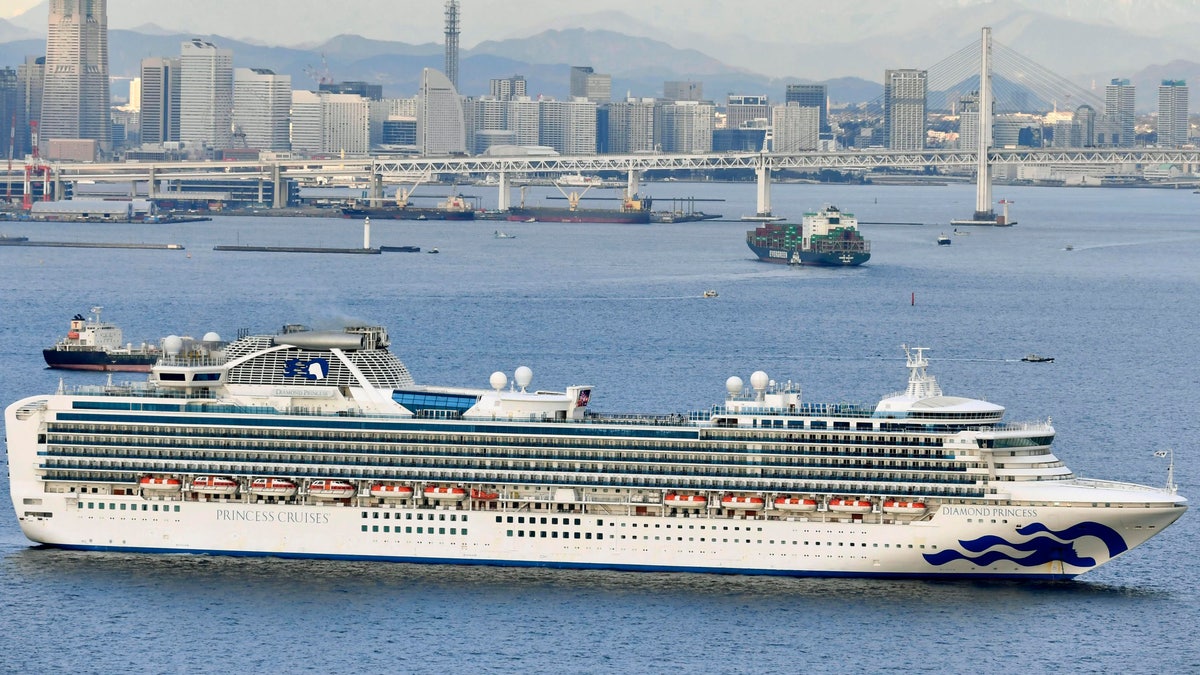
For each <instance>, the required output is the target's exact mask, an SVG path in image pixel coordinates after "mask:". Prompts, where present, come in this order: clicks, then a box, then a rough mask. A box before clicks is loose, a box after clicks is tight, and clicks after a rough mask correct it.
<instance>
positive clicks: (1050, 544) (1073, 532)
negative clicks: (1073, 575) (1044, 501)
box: [925, 521, 1129, 567]
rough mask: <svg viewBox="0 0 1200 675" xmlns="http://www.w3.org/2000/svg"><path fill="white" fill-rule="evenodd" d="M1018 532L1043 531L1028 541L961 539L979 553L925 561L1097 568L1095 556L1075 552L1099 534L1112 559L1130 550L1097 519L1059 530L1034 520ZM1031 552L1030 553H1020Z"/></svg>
mask: <svg viewBox="0 0 1200 675" xmlns="http://www.w3.org/2000/svg"><path fill="white" fill-rule="evenodd" d="M1017 534H1019V535H1021V536H1023V537H1029V536H1031V535H1036V534H1042V535H1043V536H1036V537H1032V538H1030V539H1026V540H1024V541H1015V542H1013V541H1009V540H1007V539H1005V538H1003V537H999V536H996V535H987V536H984V537H980V538H978V539H971V540H961V539H960V540H959V542H958V545H959V546H960V547H962V548H963V550H965V551H967V552H969V553H974V554H977V555H974V556H971V555H967V554H966V553H962V552H960V551H939V552H937V553H926V554H925V561H926V562H928V563H929V564H931V565H945V564H946V563H949V562H953V561H955V560H966V561H967V562H970V563H971V564H973V565H980V566H985V565H991V564H992V563H994V562H996V561H997V560H1011V561H1012V562H1015V563H1017V564H1018V565H1021V566H1022V567H1035V566H1037V565H1044V564H1046V563H1048V562H1052V561H1061V562H1062V563H1063V564H1066V565H1074V566H1075V567H1095V566H1096V565H1097V564H1098V563H1097V562H1096V559H1095V558H1088V557H1084V556H1081V555H1079V553H1077V552H1076V551H1075V545H1074V542H1075V541H1078V540H1079V539H1082V538H1084V537H1095V538H1096V539H1099V540H1100V541H1102V542H1104V545H1105V546H1107V547H1108V557H1109V559H1112V558H1114V557H1116V556H1118V555H1120V554H1122V553H1124V552H1125V551H1127V550H1128V549H1129V547H1128V546H1127V545H1126V544H1125V540H1124V539H1123V538H1122V537H1121V535H1119V534H1117V532H1116V530H1114V529H1112V528H1111V527H1109V526H1107V525H1101V524H1100V523H1094V522H1090V521H1088V522H1083V523H1079V524H1078V525H1072V526H1071V527H1068V528H1066V529H1065V530H1059V531H1058V532H1055V531H1054V530H1051V529H1050V528H1048V527H1046V526H1045V525H1043V524H1041V523H1032V524H1030V525H1026V526H1025V527H1022V528H1019V529H1017ZM1023 553H1027V554H1028V555H1020V554H1023Z"/></svg>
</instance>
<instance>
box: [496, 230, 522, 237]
mask: <svg viewBox="0 0 1200 675" xmlns="http://www.w3.org/2000/svg"><path fill="white" fill-rule="evenodd" d="M494 236H495V237H496V238H497V239H516V238H517V235H515V234H509V233H507V232H501V231H500V230H496V232H495V235H494Z"/></svg>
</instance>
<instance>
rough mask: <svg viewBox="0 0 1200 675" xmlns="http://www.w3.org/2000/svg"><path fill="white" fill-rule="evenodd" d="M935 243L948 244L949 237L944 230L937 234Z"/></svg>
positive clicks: (939, 244)
mask: <svg viewBox="0 0 1200 675" xmlns="http://www.w3.org/2000/svg"><path fill="white" fill-rule="evenodd" d="M937 245H938V246H949V245H950V237H949V236H947V235H946V233H945V232H943V233H941V234H939V235H938V238H937Z"/></svg>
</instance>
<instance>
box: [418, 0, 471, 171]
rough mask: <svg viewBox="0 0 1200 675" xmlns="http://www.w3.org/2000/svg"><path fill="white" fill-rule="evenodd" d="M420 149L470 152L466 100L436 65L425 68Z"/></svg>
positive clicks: (430, 152) (428, 152)
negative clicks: (466, 121)
mask: <svg viewBox="0 0 1200 675" xmlns="http://www.w3.org/2000/svg"><path fill="white" fill-rule="evenodd" d="M452 1H453V0H452ZM417 148H418V149H419V150H420V153H421V154H422V155H456V154H462V153H465V152H466V151H467V133H466V126H465V125H464V122H463V106H462V100H461V99H460V98H459V96H458V91H457V90H456V89H455V88H454V85H453V84H452V83H451V82H450V79H449V78H448V77H446V76H445V75H443V74H442V73H439V72H438V71H436V70H434V69H432V68H425V69H424V70H422V71H421V88H420V90H419V91H418V93H417Z"/></svg>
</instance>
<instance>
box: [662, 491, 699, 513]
mask: <svg viewBox="0 0 1200 675" xmlns="http://www.w3.org/2000/svg"><path fill="white" fill-rule="evenodd" d="M663 503H664V504H666V505H667V506H674V507H675V508H679V509H702V508H704V507H705V505H707V504H708V497H705V496H704V495H677V494H674V493H671V494H668V495H667V496H665V497H663Z"/></svg>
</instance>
